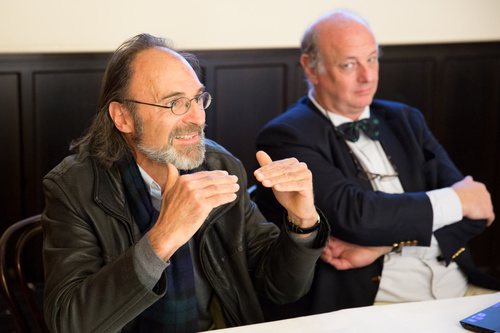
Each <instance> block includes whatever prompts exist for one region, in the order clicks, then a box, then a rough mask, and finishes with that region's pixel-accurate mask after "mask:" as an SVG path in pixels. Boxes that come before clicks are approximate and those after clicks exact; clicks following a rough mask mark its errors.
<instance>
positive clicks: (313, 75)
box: [300, 54, 318, 85]
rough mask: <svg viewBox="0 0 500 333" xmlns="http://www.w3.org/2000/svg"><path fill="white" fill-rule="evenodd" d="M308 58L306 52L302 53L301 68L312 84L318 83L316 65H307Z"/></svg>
mask: <svg viewBox="0 0 500 333" xmlns="http://www.w3.org/2000/svg"><path fill="white" fill-rule="evenodd" d="M309 60H310V57H309V55H308V54H303V55H302V56H300V64H301V65H302V68H304V72H305V73H306V75H307V78H308V79H309V81H311V83H312V84H313V85H316V84H318V70H317V69H316V67H310V65H309Z"/></svg>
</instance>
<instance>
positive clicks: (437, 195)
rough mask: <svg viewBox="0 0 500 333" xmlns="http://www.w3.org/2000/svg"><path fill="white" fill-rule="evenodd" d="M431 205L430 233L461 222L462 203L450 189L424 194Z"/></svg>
mask: <svg viewBox="0 0 500 333" xmlns="http://www.w3.org/2000/svg"><path fill="white" fill-rule="evenodd" d="M426 194H427V196H428V197H429V200H430V201H431V205H432V212H433V214H434V215H433V216H434V217H433V223H434V224H433V227H432V231H435V230H437V229H440V228H442V227H444V226H446V225H448V224H452V223H455V222H458V221H460V220H462V218H463V216H462V203H461V202H460V198H459V197H458V194H457V193H456V192H455V191H454V190H453V189H451V188H450V187H446V188H442V189H437V190H432V191H428V192H426Z"/></svg>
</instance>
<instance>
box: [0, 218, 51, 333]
mask: <svg viewBox="0 0 500 333" xmlns="http://www.w3.org/2000/svg"><path fill="white" fill-rule="evenodd" d="M40 217H41V215H35V216H32V217H29V218H27V219H24V220H22V221H19V222H16V223H14V224H13V225H11V226H10V227H9V228H7V230H5V232H4V233H3V235H2V237H1V238H0V291H1V292H2V294H3V295H4V297H5V299H6V301H7V306H8V307H9V310H10V313H11V315H12V318H13V320H14V324H15V325H16V329H17V331H18V332H30V328H29V327H28V324H27V321H26V318H25V315H24V313H23V311H22V306H21V304H20V302H19V300H18V299H17V298H16V297H15V295H14V291H13V290H14V283H13V281H12V279H11V277H10V276H9V267H8V266H9V265H8V258H7V256H8V255H9V253H10V252H8V249H9V248H12V247H14V258H13V267H12V268H13V269H14V273H15V278H16V280H17V283H18V284H19V287H20V289H21V294H22V296H23V300H24V303H25V306H27V307H28V310H29V313H30V314H31V316H32V317H33V320H34V322H35V324H36V325H37V328H38V330H39V331H40V332H49V330H48V328H47V325H46V324H45V320H44V317H43V312H42V310H41V309H40V307H39V306H38V304H37V302H36V300H35V297H34V295H33V291H32V290H31V289H30V288H29V286H28V281H27V280H26V276H25V274H24V270H23V262H22V261H23V260H22V257H23V251H24V249H25V248H26V247H27V245H29V241H30V240H31V239H32V238H33V237H35V236H36V235H39V234H41V233H42V225H41V223H40Z"/></svg>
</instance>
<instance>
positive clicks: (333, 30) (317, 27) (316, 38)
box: [300, 10, 375, 73]
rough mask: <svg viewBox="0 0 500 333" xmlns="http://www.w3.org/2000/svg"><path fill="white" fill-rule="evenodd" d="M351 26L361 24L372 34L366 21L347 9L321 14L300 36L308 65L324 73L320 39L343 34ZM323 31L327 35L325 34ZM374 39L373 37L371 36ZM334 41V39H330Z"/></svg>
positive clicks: (301, 47)
mask: <svg viewBox="0 0 500 333" xmlns="http://www.w3.org/2000/svg"><path fill="white" fill-rule="evenodd" d="M352 26H362V27H363V28H364V29H366V30H367V31H369V33H371V34H372V35H373V32H372V31H371V28H370V26H369V25H368V22H367V21H366V20H365V19H363V18H362V17H360V16H358V15H356V14H354V13H350V12H347V11H340V10H339V11H333V12H329V13H326V14H324V15H322V16H321V17H320V18H318V19H317V20H316V21H315V22H314V23H313V24H311V25H310V26H309V28H308V29H307V30H306V32H305V33H304V36H303V37H302V41H301V45H300V50H301V53H302V54H307V55H308V56H309V59H310V61H309V66H310V67H313V68H316V69H317V70H318V71H319V72H320V73H324V64H323V60H322V54H321V52H320V51H319V46H318V44H319V43H320V40H324V39H325V38H328V37H332V36H338V37H340V38H341V37H342V36H345V34H344V32H345V31H346V29H350V28H351V27H352ZM325 32H327V33H328V34H329V36H325ZM373 38H374V39H375V37H373ZM331 42H332V43H335V39H334V40H332V41H331Z"/></svg>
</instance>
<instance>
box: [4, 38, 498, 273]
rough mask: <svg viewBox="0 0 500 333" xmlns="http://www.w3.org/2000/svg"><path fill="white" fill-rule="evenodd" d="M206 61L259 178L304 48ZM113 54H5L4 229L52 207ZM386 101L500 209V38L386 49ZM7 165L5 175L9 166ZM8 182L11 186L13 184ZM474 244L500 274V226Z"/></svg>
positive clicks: (225, 131)
mask: <svg viewBox="0 0 500 333" xmlns="http://www.w3.org/2000/svg"><path fill="white" fill-rule="evenodd" d="M194 53H195V55H197V56H198V57H199V58H200V63H201V67H202V75H201V76H202V77H201V81H202V82H204V84H205V85H206V86H207V90H208V91H210V92H211V93H212V94H213V96H214V105H213V106H211V107H210V109H209V110H208V111H207V124H208V128H207V136H208V137H209V138H213V139H215V140H216V141H217V142H219V143H220V144H222V145H223V146H225V147H226V148H227V149H228V150H229V151H231V152H232V153H233V154H234V155H236V156H237V157H239V158H240V159H241V160H242V162H243V163H244V165H245V167H246V168H247V171H248V173H249V176H250V177H249V180H250V181H253V175H251V173H252V171H253V170H254V169H255V168H256V167H257V163H256V161H255V157H254V153H255V148H254V137H255V134H256V133H257V131H258V130H259V129H260V127H261V126H262V125H263V124H264V123H266V122H267V121H268V120H269V119H271V118H272V117H274V116H275V115H277V114H279V113H281V112H284V111H285V110H286V108H287V107H288V106H289V105H290V104H292V103H295V102H296V101H297V100H298V98H300V97H301V96H303V95H305V94H306V93H307V85H306V83H305V82H304V74H303V71H302V68H301V67H300V63H299V53H300V52H299V50H298V49H263V50H213V51H196V52H194ZM109 55H110V54H109V53H76V54H0V107H1V109H0V112H1V114H0V117H1V118H0V120H1V122H0V133H1V134H0V135H2V137H1V138H2V139H3V140H2V141H1V145H2V150H1V152H2V161H4V159H5V160H7V161H9V163H2V171H3V172H1V173H0V179H1V180H0V184H1V185H2V189H1V190H0V191H2V192H1V194H2V196H3V198H5V199H4V200H2V204H1V205H2V206H0V208H3V211H4V212H7V217H6V218H5V219H3V220H2V221H0V229H1V230H3V229H5V228H6V227H7V226H8V225H9V224H11V223H12V222H14V221H15V220H18V219H20V218H24V217H27V216H29V215H32V214H35V213H39V212H40V211H41V210H42V209H43V200H42V194H41V178H42V177H43V175H44V174H45V173H46V172H47V171H48V170H49V169H50V168H52V167H53V166H54V165H55V164H57V163H58V162H59V161H60V160H61V159H62V158H63V156H65V155H66V153H67V147H68V144H69V142H70V141H71V140H72V139H74V138H77V137H78V136H80V135H81V134H82V131H83V129H84V128H85V127H86V126H87V122H88V120H89V119H90V118H91V116H92V115H93V114H94V111H95V105H96V103H97V93H98V90H99V86H100V81H101V77H102V73H103V72H104V68H105V66H106V63H107V60H108V58H109ZM380 64H381V65H380V83H379V90H378V93H377V95H376V97H377V98H383V99H390V100H397V101H401V102H405V103H407V104H410V105H412V106H415V107H417V108H419V109H420V110H421V111H422V112H423V113H424V115H425V117H426V119H427V122H428V124H429V127H430V129H431V131H432V132H433V133H434V135H435V136H436V137H437V139H438V140H439V141H440V142H441V143H442V144H443V146H444V147H445V148H446V149H447V151H448V152H449V154H450V156H451V158H452V159H453V160H454V161H455V162H456V164H457V166H458V167H459V169H460V170H462V171H463V172H464V173H465V174H468V173H470V174H472V175H474V177H475V178H476V179H478V180H481V181H484V182H485V183H486V184H487V186H488V188H489V189H490V192H491V194H492V198H493V202H494V206H495V207H500V172H499V171H500V142H499V141H500V140H499V139H500V138H499V134H498V132H499V130H500V115H499V113H500V94H499V93H498V92H499V91H500V69H499V68H500V41H499V42H491V43H462V44H429V45H394V46H385V47H383V56H382V58H381V60H380ZM4 170H5V171H4ZM4 184H5V185H4ZM499 224H500V223H499V222H496V223H495V224H494V225H493V227H491V228H489V229H488V230H487V232H485V233H484V234H483V235H481V236H480V237H479V238H478V239H476V240H474V241H473V242H472V246H473V250H474V256H475V259H476V261H477V262H478V263H479V264H480V266H481V267H483V268H484V269H485V270H489V271H490V272H492V273H493V274H496V275H499V276H500V256H496V255H492V254H494V253H500V242H498V239H500V226H499Z"/></svg>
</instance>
